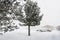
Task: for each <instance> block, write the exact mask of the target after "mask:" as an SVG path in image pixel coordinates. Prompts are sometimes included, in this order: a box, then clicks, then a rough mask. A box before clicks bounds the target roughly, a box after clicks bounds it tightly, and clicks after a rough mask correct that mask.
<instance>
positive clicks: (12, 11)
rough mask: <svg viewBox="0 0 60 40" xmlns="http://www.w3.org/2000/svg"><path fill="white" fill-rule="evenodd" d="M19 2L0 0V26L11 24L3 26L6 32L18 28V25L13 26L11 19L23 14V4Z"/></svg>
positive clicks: (15, 0)
mask: <svg viewBox="0 0 60 40" xmlns="http://www.w3.org/2000/svg"><path fill="white" fill-rule="evenodd" d="M19 3H20V2H17V0H0V26H2V25H8V24H9V26H6V27H1V29H2V30H3V31H4V32H7V31H9V30H12V29H13V28H17V26H15V27H12V26H11V23H12V22H11V21H10V20H11V19H15V18H18V17H17V16H18V15H20V14H21V5H19ZM18 6H19V8H18ZM21 15H22V14H21ZM19 18H20V17H19ZM7 22H8V23H7Z"/></svg>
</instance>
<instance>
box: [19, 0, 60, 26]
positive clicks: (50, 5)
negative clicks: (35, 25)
mask: <svg viewBox="0 0 60 40" xmlns="http://www.w3.org/2000/svg"><path fill="white" fill-rule="evenodd" d="M20 1H21V0H20ZM32 1H36V2H38V6H39V7H40V8H41V9H40V11H41V14H42V13H43V14H44V16H43V19H42V21H41V25H40V26H43V25H53V26H57V25H60V0H32ZM22 2H23V1H22Z"/></svg>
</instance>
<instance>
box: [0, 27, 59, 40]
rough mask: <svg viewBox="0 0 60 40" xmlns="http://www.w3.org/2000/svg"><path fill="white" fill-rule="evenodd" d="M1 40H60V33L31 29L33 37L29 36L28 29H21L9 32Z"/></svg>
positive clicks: (0, 37) (0, 36)
mask: <svg viewBox="0 0 60 40" xmlns="http://www.w3.org/2000/svg"><path fill="white" fill-rule="evenodd" d="M0 40H60V32H59V31H56V30H54V31H52V32H37V31H36V30H35V29H34V28H32V29H31V36H28V33H27V27H21V28H20V29H17V30H15V31H12V32H7V33H5V34H4V35H0Z"/></svg>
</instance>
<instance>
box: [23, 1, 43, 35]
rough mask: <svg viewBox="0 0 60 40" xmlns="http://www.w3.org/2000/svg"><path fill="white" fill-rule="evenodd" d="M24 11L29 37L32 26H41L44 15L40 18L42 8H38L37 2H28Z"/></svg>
mask: <svg viewBox="0 0 60 40" xmlns="http://www.w3.org/2000/svg"><path fill="white" fill-rule="evenodd" d="M24 1H26V0H24ZM24 11H25V15H26V16H25V18H24V23H25V25H26V26H28V36H30V26H36V25H40V21H41V19H42V17H43V14H42V15H41V16H39V13H40V8H39V7H38V5H37V3H36V2H33V1H30V0H27V2H26V4H25V7H24Z"/></svg>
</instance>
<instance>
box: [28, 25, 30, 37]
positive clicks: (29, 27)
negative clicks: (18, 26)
mask: <svg viewBox="0 0 60 40" xmlns="http://www.w3.org/2000/svg"><path fill="white" fill-rule="evenodd" d="M28 36H30V26H28Z"/></svg>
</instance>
